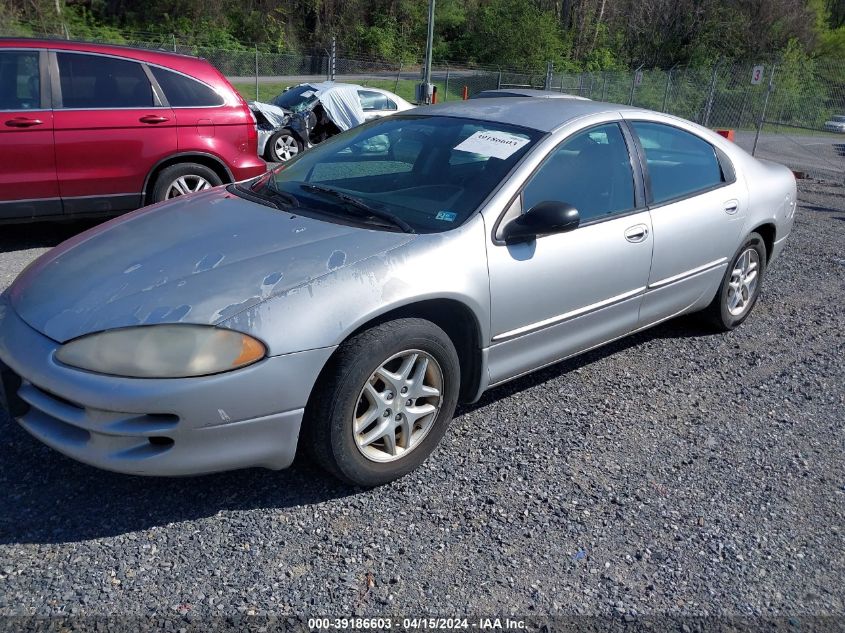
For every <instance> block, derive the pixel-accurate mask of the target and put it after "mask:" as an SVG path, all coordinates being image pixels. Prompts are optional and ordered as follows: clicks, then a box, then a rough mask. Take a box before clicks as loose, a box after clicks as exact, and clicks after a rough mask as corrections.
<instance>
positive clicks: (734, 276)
mask: <svg viewBox="0 0 845 633" xmlns="http://www.w3.org/2000/svg"><path fill="white" fill-rule="evenodd" d="M765 271H766V243H765V242H764V241H763V238H762V237H761V236H760V235H759V234H758V233H751V234H750V235H749V236H748V238H747V239H746V240H745V242H744V243H743V244H742V246H740V247H739V250H738V251H737V252H736V254H735V255H734V256H733V258H732V259H731V263H730V265H729V266H728V269H727V270H726V271H725V276H724V277H723V278H722V284H721V285H720V286H719V292H717V293H716V296H715V297H714V299H713V302H712V303H711V304H710V305H709V306H708V307H707V309H706V311H705V313H706V316H707V318H708V320H709V321H710V323H711V324H712V325H713V326H714V327H715V328H716V329H717V330H720V331H723V332H727V331H729V330H733V329H734V328H737V327H739V326H740V325H742V323H743V322H744V321H745V319H747V318H748V315H749V314H751V310H753V309H754V305H755V304H756V303H757V299H758V297H759V296H760V289H761V288H762V285H763V275H764V273H765Z"/></svg>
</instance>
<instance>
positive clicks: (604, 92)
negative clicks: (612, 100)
mask: <svg viewBox="0 0 845 633" xmlns="http://www.w3.org/2000/svg"><path fill="white" fill-rule="evenodd" d="M602 75H603V76H604V77H603V78H604V81H603V82H602V84H601V100H602V101H604V100H605V99H607V71H606V70H605V71H602Z"/></svg>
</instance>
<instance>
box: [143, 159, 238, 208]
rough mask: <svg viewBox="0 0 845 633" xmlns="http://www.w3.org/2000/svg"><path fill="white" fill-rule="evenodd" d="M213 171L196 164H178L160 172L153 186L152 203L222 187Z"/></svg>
mask: <svg viewBox="0 0 845 633" xmlns="http://www.w3.org/2000/svg"><path fill="white" fill-rule="evenodd" d="M222 184H223V181H221V180H220V176H218V175H217V174H216V173H214V170H212V169H210V168H208V167H206V166H205V165H200V164H198V163H179V164H177V165H171V166H170V167H167V168H165V169H163V170H162V171H161V173H160V174H159V175H158V177H157V178H156V181H155V185H153V202H161V201H162V200H170V199H171V198H177V197H179V196H184V195H187V194H189V193H196V192H197V191H203V190H204V189H211V188H212V187H216V186H217V185H222Z"/></svg>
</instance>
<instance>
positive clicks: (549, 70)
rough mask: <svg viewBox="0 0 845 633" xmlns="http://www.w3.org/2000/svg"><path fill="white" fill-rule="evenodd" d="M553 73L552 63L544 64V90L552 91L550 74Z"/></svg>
mask: <svg viewBox="0 0 845 633" xmlns="http://www.w3.org/2000/svg"><path fill="white" fill-rule="evenodd" d="M553 72H554V65H553V64H552V62H546V81H545V86H544V89H545V90H551V89H552V73H553Z"/></svg>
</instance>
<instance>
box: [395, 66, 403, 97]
mask: <svg viewBox="0 0 845 633" xmlns="http://www.w3.org/2000/svg"><path fill="white" fill-rule="evenodd" d="M401 77H402V60H401V59H400V60H399V69H398V70H397V71H396V85H394V86H393V92H396V93H398V92H399V79H400V78H401Z"/></svg>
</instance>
